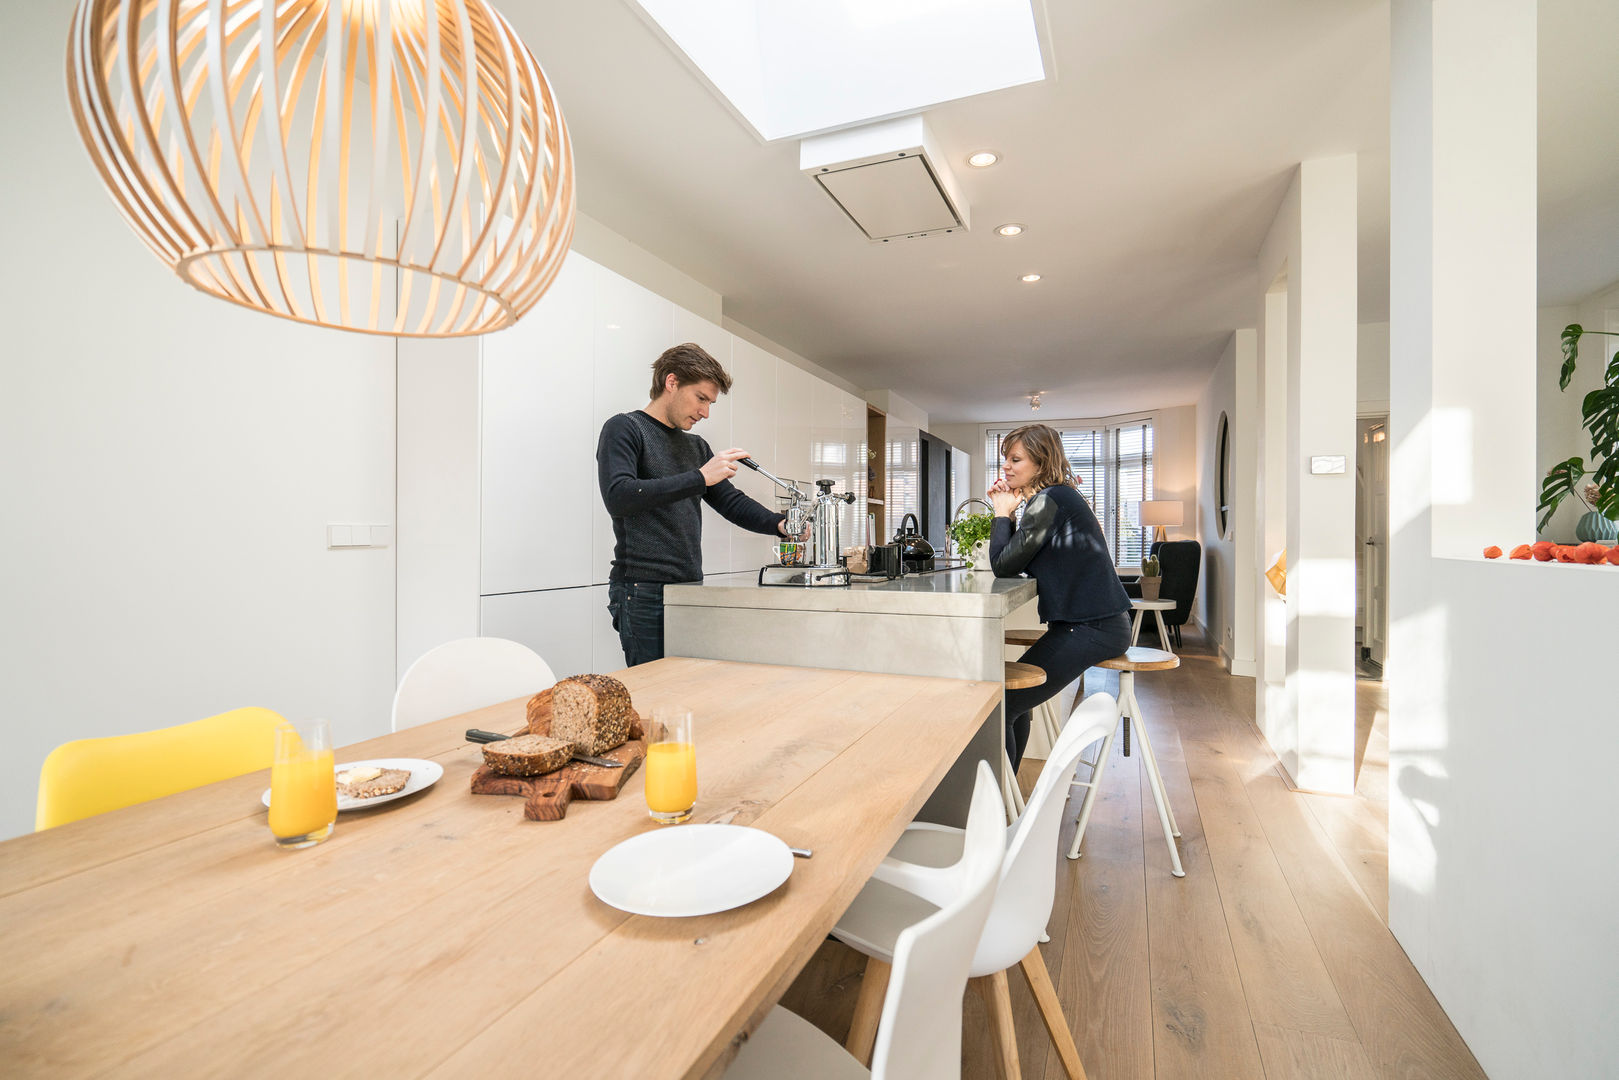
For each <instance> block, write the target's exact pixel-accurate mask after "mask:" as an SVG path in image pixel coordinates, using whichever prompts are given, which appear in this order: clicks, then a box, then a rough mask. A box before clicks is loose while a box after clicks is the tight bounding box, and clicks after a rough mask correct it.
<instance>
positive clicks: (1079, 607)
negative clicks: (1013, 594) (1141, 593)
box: [989, 484, 1130, 623]
mask: <svg viewBox="0 0 1619 1080" xmlns="http://www.w3.org/2000/svg"><path fill="white" fill-rule="evenodd" d="M989 561H990V565H991V566H993V567H994V568H995V576H996V577H1016V576H1018V575H1019V574H1023V573H1027V574H1028V575H1029V576H1030V577H1032V578H1034V579H1035V580H1036V581H1038V582H1039V583H1040V621H1041V622H1048V623H1049V622H1090V621H1091V620H1093V619H1105V618H1107V617H1108V616H1110V615H1117V614H1119V613H1120V612H1124V611H1129V610H1130V597H1129V596H1128V595H1126V593H1125V591H1124V586H1123V585H1121V584H1120V583H1119V575H1118V572H1117V571H1115V570H1114V569H1113V556H1111V555H1109V554H1108V550H1107V541H1106V540H1105V539H1103V537H1102V525H1101V523H1100V522H1098V521H1097V520H1096V514H1095V513H1094V512H1092V510H1091V506H1090V503H1088V502H1086V501H1085V497H1084V496H1083V495H1081V494H1080V493H1079V492H1077V491H1075V490H1074V489H1073V488H1071V487H1068V486H1067V485H1066V484H1057V485H1053V486H1052V487H1048V488H1046V489H1045V490H1044V491H1041V492H1040V493H1039V494H1038V495H1036V496H1035V497H1034V498H1032V499H1030V500H1029V504H1028V506H1027V507H1025V508H1024V510H1023V521H1022V523H1021V524H1020V525H1017V526H1014V525H1013V524H1012V519H1011V518H1006V517H997V518H996V519H995V522H994V525H993V526H992V528H991V531H990V535H989Z"/></svg>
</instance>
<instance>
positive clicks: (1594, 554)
mask: <svg viewBox="0 0 1619 1080" xmlns="http://www.w3.org/2000/svg"><path fill="white" fill-rule="evenodd" d="M1607 554H1608V548H1607V546H1606V545H1605V544H1596V543H1592V542H1591V541H1589V540H1587V541H1586V542H1585V543H1583V544H1581V545H1580V546H1579V547H1577V548H1575V549H1574V561H1575V562H1577V563H1584V564H1585V565H1587V566H1595V565H1596V564H1597V563H1599V562H1601V561H1602V560H1603V559H1604V558H1605V557H1606V556H1607Z"/></svg>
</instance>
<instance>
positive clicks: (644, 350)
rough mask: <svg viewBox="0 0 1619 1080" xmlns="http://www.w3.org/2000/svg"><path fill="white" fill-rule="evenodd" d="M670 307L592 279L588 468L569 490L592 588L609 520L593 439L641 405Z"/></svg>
mask: <svg viewBox="0 0 1619 1080" xmlns="http://www.w3.org/2000/svg"><path fill="white" fill-rule="evenodd" d="M674 307H675V306H674V304H672V303H671V302H670V301H668V300H666V299H664V298H663V297H661V296H659V295H657V294H656V293H653V292H650V291H649V290H647V289H643V288H642V287H641V286H639V285H637V284H635V283H634V282H632V281H630V280H628V279H627V278H622V277H619V276H618V275H617V274H614V273H609V272H604V273H602V274H601V275H600V276H599V277H598V278H597V279H596V288H595V303H594V305H593V312H594V315H593V318H594V320H595V326H594V328H593V334H592V340H593V342H594V349H593V353H594V357H595V369H594V381H593V384H592V394H591V398H592V407H591V410H590V412H591V416H590V422H591V431H592V432H593V435H592V438H591V440H590V460H589V466H590V467H589V469H588V471H587V472H586V473H585V474H584V475H581V476H580V477H578V478H577V479H578V483H577V486H576V488H575V490H576V491H577V496H576V498H577V499H582V500H585V501H586V502H588V503H589V505H590V510H589V520H590V522H591V526H590V533H591V540H590V556H591V564H590V580H591V582H592V583H593V584H598V585H599V584H603V583H605V582H606V581H607V575H608V572H609V570H610V569H611V567H612V562H613V519H612V518H610V517H608V516H607V508H606V507H605V506H604V505H603V504H602V498H601V491H600V488H599V486H598V485H597V483H596V438H597V437H599V436H600V434H601V429H602V424H604V423H606V422H607V419H608V418H609V417H611V416H614V415H616V414H618V413H621V412H630V411H632V410H634V409H639V408H641V407H642V406H644V405H645V404H646V403H647V401H648V392H649V390H650V389H651V386H652V362H653V361H654V360H656V359H657V358H658V355H659V354H660V353H662V352H663V350H665V349H667V348H668V347H669V345H670V344H671V341H670V338H671V337H672V335H673V327H674ZM575 527H577V526H575Z"/></svg>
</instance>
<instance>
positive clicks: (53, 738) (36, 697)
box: [0, 0, 394, 837]
mask: <svg viewBox="0 0 1619 1080" xmlns="http://www.w3.org/2000/svg"><path fill="white" fill-rule="evenodd" d="M72 10H73V4H72V3H70V2H69V0H49V2H43V3H34V4H20V5H8V7H7V10H6V14H5V28H6V45H7V49H8V56H7V60H6V63H5V64H4V65H3V66H0V91H3V94H4V98H5V100H7V101H9V102H11V103H12V106H13V107H12V108H10V109H9V111H8V112H7V114H6V121H5V123H6V133H7V141H8V143H9V144H10V145H11V146H12V147H13V150H14V152H13V154H12V155H11V158H10V160H9V162H8V165H7V167H6V168H5V170H4V174H3V178H0V194H3V202H4V204H5V205H6V206H7V207H8V208H9V211H8V216H7V220H6V242H7V247H8V249H9V250H10V251H11V252H12V253H13V255H16V256H19V257H15V258H11V259H8V260H6V261H5V262H4V264H0V305H3V306H0V316H3V318H4V324H5V328H6V335H7V337H6V343H5V346H4V350H3V353H0V462H3V463H4V464H3V465H0V469H3V470H4V485H3V487H4V490H5V491H6V500H5V515H6V517H5V528H3V529H0V613H3V615H0V656H3V657H4V659H3V661H0V664H3V668H0V725H4V728H3V735H4V737H5V740H6V747H7V750H6V753H5V754H4V755H0V837H9V836H13V835H16V834H18V833H21V832H26V831H28V830H30V829H32V828H33V821H34V798H35V785H36V782H37V779H38V774H39V766H40V763H41V761H42V760H43V759H44V757H45V755H46V754H47V753H48V752H49V750H50V749H51V748H52V747H53V746H55V745H57V744H58V743H61V742H64V741H67V740H69V739H75V738H83V737H87V736H102V735H114V734H122V733H127V732H132V731H139V730H144V729H148V728H155V727H162V726H166V725H170V724H177V723H182V722H185V721H190V720H196V719H199V718H201V717H204V716H208V715H211V714H214V713H217V712H221V711H224V710H226V709H231V708H234V707H237V706H241V705H263V706H266V707H268V708H272V709H275V710H277V711H279V712H282V713H284V714H286V715H288V716H293V717H300V718H307V717H311V716H320V717H325V718H327V719H329V720H331V722H332V724H333V728H334V731H335V734H336V736H337V737H338V739H339V740H340V741H342V742H350V741H353V740H357V739H361V738H365V737H368V736H371V735H375V734H378V733H379V732H381V731H384V730H386V729H387V723H388V702H389V698H390V695H391V693H392V689H393V675H394V656H393V621H394V601H393V596H394V594H393V587H394V549H393V548H392V547H389V548H376V549H364V550H359V549H357V550H337V551H329V550H327V549H326V544H325V527H326V525H327V523H328V522H337V523H363V524H392V523H393V521H394V456H393V445H394V343H393V341H392V340H390V339H387V338H378V337H367V336H363V335H358V334H346V333H342V332H339V331H332V330H320V329H315V328H310V327H304V326H299V325H297V324H294V323H291V322H286V321H282V320H278V319H274V318H271V317H269V316H265V315H258V314H254V313H252V312H248V311H245V310H243V309H240V308H236V307H234V306H232V305H229V304H226V303H224V302H222V301H219V300H215V299H212V298H209V297H206V296H204V295H203V294H201V293H198V292H195V291H193V290H192V289H190V288H189V287H187V286H186V285H184V284H182V283H181V281H180V280H179V279H178V278H177V277H175V276H174V275H173V274H172V273H171V272H170V271H168V270H167V269H165V268H164V266H163V265H162V264H161V263H159V262H158V261H157V259H156V258H155V257H153V256H152V255H151V254H150V253H149V252H148V251H147V249H146V248H145V246H144V245H142V244H141V243H140V241H139V240H138V239H136V237H135V235H134V233H132V232H131V231H130V229H129V228H128V227H127V226H126V225H125V224H124V221H123V219H122V218H121V217H120V216H119V215H118V214H117V212H116V211H115V210H114V207H113V204H112V200H111V199H110V198H109V196H108V195H107V193H106V192H105V190H104V189H103V188H102V186H101V182H100V180H99V179H98V177H97V175H96V172H95V169H94V167H93V166H92V165H91V163H90V160H89V158H88V156H87V154H86V153H85V150H84V148H83V147H82V145H81V144H80V142H79V138H78V134H77V131H76V129H75V127H74V123H73V118H72V115H71V114H70V112H69V110H68V107H67V100H66V96H65V94H64V93H63V90H62V56H63V50H64V48H65V46H66V41H67V30H68V23H69V20H70V18H71V15H72ZM23 253H26V257H21V256H22V254H23Z"/></svg>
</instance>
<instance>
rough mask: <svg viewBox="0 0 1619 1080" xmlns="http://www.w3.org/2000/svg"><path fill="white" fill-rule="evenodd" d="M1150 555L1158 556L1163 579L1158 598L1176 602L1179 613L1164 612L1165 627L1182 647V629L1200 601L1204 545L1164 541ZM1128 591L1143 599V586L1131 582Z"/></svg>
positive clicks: (1125, 587) (1158, 542)
mask: <svg viewBox="0 0 1619 1080" xmlns="http://www.w3.org/2000/svg"><path fill="white" fill-rule="evenodd" d="M1148 553H1149V554H1152V555H1156V556H1158V572H1159V573H1160V574H1162V575H1163V579H1164V580H1163V584H1162V585H1161V586H1159V589H1158V596H1159V598H1160V599H1163V600H1173V601H1175V610H1174V611H1166V612H1164V623H1165V624H1166V625H1168V627H1169V630H1170V635H1171V636H1172V637H1173V638H1174V639H1175V647H1176V648H1179V647H1180V645H1181V627H1182V626H1185V625H1186V621H1187V620H1188V619H1190V618H1191V617H1192V601H1193V600H1194V599H1195V598H1196V597H1197V576H1198V573H1199V572H1200V571H1201V570H1202V569H1203V545H1202V544H1200V543H1198V542H1197V541H1196V540H1160V541H1156V542H1154V543H1153V545H1152V547H1151V548H1149V549H1148ZM1124 591H1125V592H1127V593H1129V594H1130V596H1131V597H1132V598H1134V599H1140V597H1141V584H1140V582H1136V581H1127V582H1125V584H1124Z"/></svg>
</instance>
